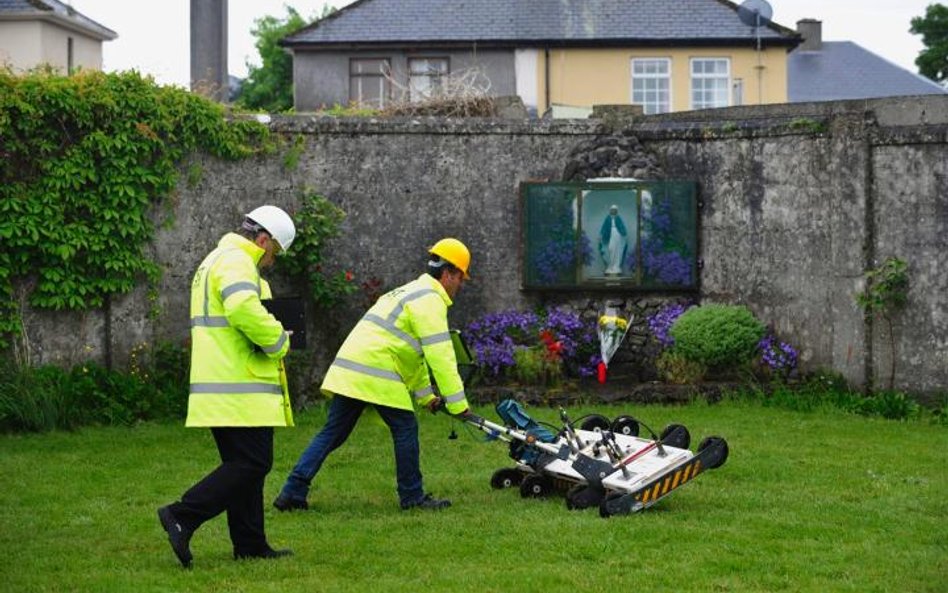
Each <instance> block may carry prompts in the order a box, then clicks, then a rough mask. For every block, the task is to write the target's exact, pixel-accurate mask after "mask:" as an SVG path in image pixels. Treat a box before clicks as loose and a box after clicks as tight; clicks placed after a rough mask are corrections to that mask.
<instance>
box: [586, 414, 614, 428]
mask: <svg viewBox="0 0 948 593" xmlns="http://www.w3.org/2000/svg"><path fill="white" fill-rule="evenodd" d="M579 427H580V428H581V429H582V430H589V431H592V432H602V431H604V430H609V419H608V418H606V417H605V416H602V415H600V414H592V415H590V416H586V418H584V419H583V421H582V423H580V425H579Z"/></svg>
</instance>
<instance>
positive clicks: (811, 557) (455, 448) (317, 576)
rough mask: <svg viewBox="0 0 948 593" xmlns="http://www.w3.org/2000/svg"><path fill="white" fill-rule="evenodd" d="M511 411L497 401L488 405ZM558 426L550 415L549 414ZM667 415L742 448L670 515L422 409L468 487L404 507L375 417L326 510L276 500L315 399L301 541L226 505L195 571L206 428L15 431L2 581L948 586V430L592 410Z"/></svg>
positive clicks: (309, 586)
mask: <svg viewBox="0 0 948 593" xmlns="http://www.w3.org/2000/svg"><path fill="white" fill-rule="evenodd" d="M479 411H480V412H481V413H483V414H485V415H487V416H488V417H494V415H493V413H492V411H491V410H490V409H482V410H479ZM530 411H531V413H532V414H533V415H534V416H535V417H537V418H540V419H544V420H547V421H551V422H552V421H554V420H555V417H556V413H555V411H554V410H549V409H531V410H530ZM590 412H599V413H603V414H605V415H607V416H609V417H614V416H617V415H619V414H622V413H631V414H633V415H636V416H638V417H640V418H642V419H643V420H645V422H647V423H649V424H650V425H651V426H652V427H653V428H655V429H656V430H661V428H662V426H664V425H665V424H666V423H669V422H672V421H677V422H682V423H684V424H686V425H687V426H688V427H689V428H690V429H691V432H692V439H693V446H694V445H696V444H697V442H698V441H699V440H700V439H701V438H702V437H703V436H706V435H708V434H719V435H723V436H725V437H726V438H727V439H728V442H729V444H730V448H731V455H730V458H729V460H728V462H727V463H726V464H725V465H724V466H723V467H722V468H721V469H718V470H715V471H713V472H708V473H706V474H704V475H702V476H701V478H700V479H698V480H696V481H695V482H694V483H693V484H689V485H688V486H686V487H684V488H681V489H680V490H678V491H676V492H675V493H674V494H672V495H670V496H669V497H668V498H666V499H664V500H663V501H661V502H660V503H659V504H658V505H656V506H655V507H653V508H652V509H650V510H648V511H646V512H644V513H641V514H638V515H632V516H626V517H614V518H611V519H608V520H603V519H600V518H599V516H598V514H597V513H596V512H595V511H594V510H590V511H584V512H569V511H567V510H566V509H565V506H564V503H563V501H562V499H549V500H523V499H521V498H520V496H519V494H518V493H517V492H515V491H493V490H491V489H490V487H489V485H488V481H489V478H490V475H491V473H492V472H493V470H495V469H497V468H499V467H504V466H508V465H509V461H508V459H507V457H506V447H505V446H504V445H502V444H498V443H482V442H479V441H478V440H475V439H474V438H472V437H471V436H470V435H469V434H468V433H467V431H465V430H464V429H463V428H461V427H459V428H458V432H459V434H460V438H459V439H457V440H449V439H448V438H447V436H448V433H449V431H450V423H449V420H448V419H447V418H446V417H444V416H439V417H430V416H428V415H424V416H423V417H422V419H421V427H422V428H421V432H422V435H421V438H422V469H423V471H424V473H425V481H426V486H427V488H428V489H430V490H431V491H433V492H435V493H436V494H437V495H442V496H447V497H450V498H452V499H453V500H454V503H455V504H454V506H453V507H452V508H451V509H448V510H447V511H444V512H441V513H423V512H418V511H415V512H408V513H406V512H402V511H400V510H399V509H398V505H397V500H396V496H395V493H394V469H393V459H392V454H391V441H390V439H389V436H388V432H387V430H386V429H385V427H384V426H382V425H381V422H380V421H378V420H376V421H375V422H372V421H369V419H368V418H364V419H363V420H362V422H361V423H360V426H359V427H358V428H357V429H356V432H355V434H353V436H352V438H351V439H350V441H349V442H348V443H347V444H346V445H345V446H343V447H342V448H340V449H339V450H337V451H336V452H335V453H334V454H333V456H331V457H330V458H329V460H328V461H327V463H326V465H325V466H324V468H323V472H322V473H321V474H320V476H319V479H318V484H319V487H318V488H317V489H316V490H315V491H314V492H313V493H312V494H311V495H310V503H311V505H312V507H314V510H311V511H310V512H305V513H292V514H278V513H276V512H275V511H274V510H273V509H272V507H270V506H269V502H270V501H271V500H272V499H273V497H274V496H275V495H276V493H277V491H278V490H279V487H280V485H281V483H282V480H283V478H284V477H285V475H286V473H287V471H288V470H289V469H290V467H291V466H292V464H293V462H294V461H295V459H296V456H297V455H298V454H299V452H300V451H301V450H302V449H303V447H304V446H305V444H306V443H307V442H308V441H309V439H310V438H311V437H312V435H313V434H314V432H315V430H316V429H317V427H318V426H319V425H320V424H321V422H322V420H323V418H324V415H323V414H324V413H323V412H322V410H320V409H315V410H313V411H310V412H308V413H306V414H302V415H300V416H299V417H298V422H299V425H300V426H299V427H298V428H296V429H287V430H278V431H277V437H276V462H275V465H274V471H273V473H272V474H271V475H270V477H269V479H268V480H267V485H266V493H265V496H266V500H267V532H268V535H269V537H270V540H271V543H272V544H273V545H274V546H276V547H291V548H293V549H294V551H295V553H296V555H295V556H294V557H293V558H290V559H287V560H280V561H275V562H253V561H251V562H246V561H245V562H235V561H233V560H232V559H231V549H230V543H229V540H228V538H227V528H226V521H225V520H224V518H223V517H220V518H218V519H215V520H214V521H211V522H209V523H207V524H206V525H205V526H204V527H202V529H201V530H200V531H199V532H198V533H197V534H196V536H195V538H194V540H193V541H192V550H193V552H194V554H195V567H194V569H193V570H191V571H185V570H183V569H181V568H180V567H179V566H178V564H177V561H176V560H175V559H174V557H173V555H172V553H171V550H170V548H169V547H168V545H167V542H166V540H165V537H164V533H163V532H162V531H161V528H160V527H159V525H158V522H157V519H156V517H155V509H156V507H158V506H159V505H161V504H165V503H167V502H170V501H171V500H173V499H174V498H176V497H178V496H180V494H181V492H182V491H183V490H185V489H186V488H187V487H188V486H190V485H191V484H192V483H193V482H194V481H196V480H197V479H198V478H200V477H201V476H202V475H204V474H205V473H206V472H207V471H208V470H210V469H211V468H212V467H213V466H214V465H216V463H217V457H216V452H215V449H214V446H213V441H212V439H211V437H210V434H209V431H207V430H192V429H185V428H183V427H182V426H181V425H180V424H146V425H142V426H139V427H136V428H97V429H85V430H82V431H80V432H76V433H64V432H59V433H50V434H45V435H19V436H2V437H0V475H2V476H3V488H2V489H0V555H2V557H3V562H2V563H0V582H2V583H4V585H3V590H4V591H96V592H100V591H133V590H134V591H209V592H211V591H213V592H215V593H216V592H221V591H227V592H231V591H279V592H280V593H290V592H293V591H301V592H302V591H305V592H307V593H310V592H314V591H320V592H323V591H386V592H393V593H394V592H406V593H407V592H416V591H426V592H427V591H451V592H464V591H476V592H478V593H483V592H485V591H498V592H500V591H503V592H507V591H513V590H521V591H542V592H555V591H564V592H570V593H574V592H575V593H579V592H585V591H591V592H595V591H610V592H611V591H627V590H632V589H633V588H634V589H639V588H645V589H648V590H652V591H672V590H674V591H793V592H798V591H814V592H815V591H821V592H822V591H859V592H866V591H889V590H899V591H932V592H935V591H942V592H943V591H945V590H948V530H946V529H945V520H946V518H948V473H946V471H945V451H946V450H948V429H946V428H945V427H942V426H934V425H931V424H927V423H923V422H893V421H889V420H881V419H871V418H862V417H858V416H854V415H848V414H844V413H840V412H834V411H826V412H821V413H800V412H792V411H787V410H781V409H775V408H766V407H761V406H759V405H757V404H753V403H741V402H733V401H729V402H724V403H721V404H718V405H715V406H708V405H706V404H701V403H696V404H692V405H689V406H684V407H656V406H649V407H646V406H635V405H626V406H622V407H608V406H588V407H579V408H575V409H573V410H571V414H572V415H573V416H574V417H575V416H579V415H580V414H584V413H590Z"/></svg>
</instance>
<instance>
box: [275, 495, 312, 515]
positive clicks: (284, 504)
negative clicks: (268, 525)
mask: <svg viewBox="0 0 948 593" xmlns="http://www.w3.org/2000/svg"><path fill="white" fill-rule="evenodd" d="M273 506H274V507H276V509H277V510H278V511H280V512H287V511H308V510H309V503H308V502H306V499H305V498H290V497H289V496H284V495H283V494H280V495H279V496H277V497H276V499H275V500H274V501H273Z"/></svg>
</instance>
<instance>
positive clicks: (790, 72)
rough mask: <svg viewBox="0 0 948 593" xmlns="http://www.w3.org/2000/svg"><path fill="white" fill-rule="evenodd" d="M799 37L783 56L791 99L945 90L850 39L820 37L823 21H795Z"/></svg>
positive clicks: (856, 97) (932, 93)
mask: <svg viewBox="0 0 948 593" xmlns="http://www.w3.org/2000/svg"><path fill="white" fill-rule="evenodd" d="M797 30H798V31H799V33H800V35H801V37H802V38H803V42H802V43H801V44H800V45H799V46H798V47H797V48H796V49H794V50H793V51H792V52H791V53H790V57H789V60H788V62H787V76H788V92H787V99H788V101H790V102H792V103H800V102H810V101H839V100H844V99H872V98H878V97H896V96H903V95H943V94H948V90H946V89H945V88H944V87H942V86H939V85H938V84H937V83H935V82H933V81H932V80H929V79H928V78H925V77H924V76H921V75H919V74H915V73H913V72H909V71H908V70H905V69H904V68H901V67H899V66H897V65H895V64H893V63H892V62H889V61H888V60H886V59H885V58H882V57H880V56H878V55H876V54H874V53H872V52H871V51H869V50H867V49H865V48H864V47H862V46H860V45H858V44H856V43H853V42H852V41H823V26H822V23H821V22H820V21H818V20H815V19H804V20H801V21H799V22H798V23H797Z"/></svg>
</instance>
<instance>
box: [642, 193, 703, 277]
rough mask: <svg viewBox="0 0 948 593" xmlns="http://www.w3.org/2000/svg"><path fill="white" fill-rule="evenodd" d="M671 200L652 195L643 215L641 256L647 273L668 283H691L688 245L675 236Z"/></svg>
mask: <svg viewBox="0 0 948 593" xmlns="http://www.w3.org/2000/svg"><path fill="white" fill-rule="evenodd" d="M672 224H673V221H672V213H671V200H670V199H668V198H667V197H662V198H658V197H656V198H655V201H654V202H653V206H652V207H651V208H649V209H648V210H646V215H645V216H644V217H643V231H644V232H643V235H644V236H643V239H642V260H643V264H644V265H643V268H644V271H645V274H646V276H648V277H649V278H651V279H652V280H653V281H656V282H658V283H660V284H664V285H668V286H676V285H677V286H687V285H690V284H692V266H691V262H690V261H689V260H690V258H689V257H688V251H689V250H688V248H687V247H686V246H685V245H683V244H681V242H680V241H677V240H676V239H675V232H674V231H675V229H674V228H673V226H672Z"/></svg>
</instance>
